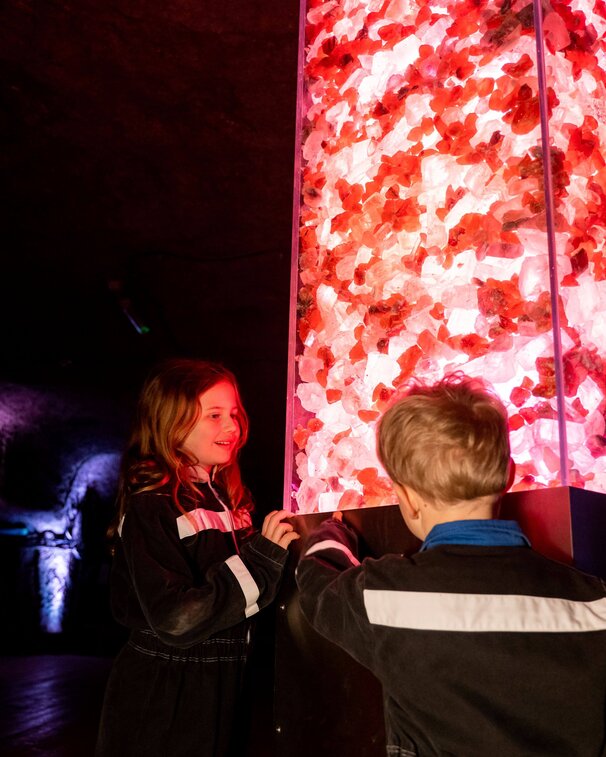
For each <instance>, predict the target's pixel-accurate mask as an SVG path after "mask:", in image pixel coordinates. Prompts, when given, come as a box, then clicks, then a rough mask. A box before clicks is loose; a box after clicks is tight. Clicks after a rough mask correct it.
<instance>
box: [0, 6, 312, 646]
mask: <svg viewBox="0 0 606 757" xmlns="http://www.w3.org/2000/svg"><path fill="white" fill-rule="evenodd" d="M298 12H299V3H298V2H296V1H295V0H269V1H267V2H264V3H257V2H250V0H222V1H221V2H220V3H216V2H215V3H211V2H205V1H204V0H202V2H200V0H195V2H194V1H193V0H180V2H166V1H165V0H162V2H160V1H159V0H145V2H137V0H78V2H77V3H73V4H71V3H68V2H58V1H53V0H45V1H44V2H41V3H34V2H33V1H31V0H20V1H19V0H9V1H8V2H6V3H4V4H3V5H2V6H1V9H0V99H1V105H0V133H1V138H0V145H1V148H0V222H1V229H2V232H1V238H2V251H1V255H2V257H1V269H0V318H1V319H2V332H1V343H0V454H1V458H0V521H1V522H2V525H3V526H4V527H7V526H13V525H15V523H17V525H18V524H19V523H26V524H27V523H28V522H29V521H28V518H30V516H31V515H32V514H33V515H34V516H36V514H39V513H40V512H45V511H53V512H60V511H61V509H62V508H64V507H65V498H66V492H67V488H68V487H67V484H66V477H69V476H72V478H73V475H74V474H73V471H74V470H75V468H74V466H75V465H76V464H77V460H78V455H79V454H80V455H82V456H83V459H84V457H86V456H88V457H87V459H90V458H91V456H92V455H94V454H112V453H119V451H120V450H121V446H122V444H123V442H124V437H125V435H126V433H127V429H128V426H129V422H130V417H131V413H132V409H133V406H134V402H135V398H136V394H137V392H138V389H139V387H140V384H141V382H142V380H143V378H144V376H145V374H146V373H147V372H148V370H149V368H150V367H151V366H152V365H153V364H154V363H155V362H157V361H158V360H160V359H162V358H165V357H168V356H190V357H200V358H209V359H215V360H219V361H221V362H223V363H224V364H226V365H227V366H228V367H229V368H231V369H232V370H233V371H234V372H235V373H236V375H237V376H238V378H239V380H240V383H241V387H242V391H243V397H244V402H245V405H246V407H247V409H248V411H249V414H250V416H251V436H250V441H249V444H248V446H247V448H246V449H245V450H244V453H243V458H242V463H243V469H244V475H245V479H246V481H247V483H248V484H249V486H250V488H251V489H252V490H253V494H254V496H255V499H256V501H257V508H258V511H259V514H263V513H264V512H267V511H268V510H270V509H274V508H276V507H281V506H282V485H283V480H282V479H283V462H284V425H285V404H286V402H285V400H286V380H287V375H286V373H287V348H288V318H289V278H290V256H291V224H292V202H293V199H292V197H293V192H292V187H293V164H294V150H295V112H296V85H297V41H298ZM140 332H143V333H140ZM7 419H8V420H7ZM11 419H12V420H11ZM89 494H90V496H89V502H88V504H86V503H84V504H83V508H84V507H86V508H88V510H87V513H88V514H87V515H86V523H85V526H86V528H85V531H84V537H85V538H86V539H88V544H87V545H84V546H85V552H86V549H87V548H88V554H89V555H92V558H91V559H93V558H94V559H95V560H101V557H100V556H99V555H100V554H101V551H100V550H102V539H103V531H104V528H105V521H106V519H107V517H109V516H108V512H109V510H108V508H109V507H110V504H111V503H109V500H108V497H107V496H106V493H105V494H104V493H103V492H102V493H101V494H98V493H97V494H95V492H94V491H93V492H89ZM93 495H95V496H93ZM91 497H92V498H93V499H95V497H96V500H99V502H97V503H93V504H92V505H91V504H90V499H91ZM2 539H3V544H2V547H3V550H2V551H3V564H2V568H3V571H4V576H5V577H7V578H8V581H6V582H5V589H4V591H5V592H6V591H9V589H8V588H7V587H8V585H9V583H11V577H10V575H9V576H7V570H12V571H15V573H16V572H17V571H18V570H19V567H18V566H17V562H18V555H20V556H21V557H19V559H20V560H21V563H23V554H24V549H25V548H26V546H27V545H25V543H24V542H18V540H17V541H15V538H14V537H11V538H10V539H9V537H7V536H3V537H2ZM91 544H92V545H93V546H92V547H91ZM30 546H31V545H30ZM11 550H12V551H11ZM26 562H27V560H26ZM22 567H23V566H22ZM26 567H27V566H26ZM30 567H31V570H32V571H34V572H35V566H30ZM97 567H98V566H95V567H94V569H93V570H92V573H94V572H95V571H96V570H97ZM90 572H91V571H89V573H90ZM14 578H15V581H17V580H18V581H20V583H21V584H22V585H23V581H24V579H23V577H21V578H19V579H17V577H16V575H15V576H14ZM93 580H97V581H98V580H99V578H98V577H96V578H95V577H94V576H93V577H91V576H88V577H87V578H86V579H82V577H81V584H82V585H81V586H80V589H79V590H78V591H79V594H80V595H85V594H86V581H89V582H90V581H93ZM15 581H13V583H15ZM32 581H33V583H35V581H34V579H33V578H32ZM32 581H30V583H32ZM83 582H84V583H83ZM26 583H27V580H26ZM22 588H23V586H21V589H22ZM21 589H20V595H21V599H22V596H23V591H21ZM32 591H33V589H32ZM26 593H27V592H26ZM2 600H3V602H4V603H6V602H8V601H10V600H11V596H8V597H2ZM22 601H24V600H23V599H22ZM73 601H75V600H73ZM73 601H72V604H73ZM89 604H90V602H89ZM82 611H83V606H82V605H80V612H82ZM24 612H25V613H26V614H27V612H31V608H29V609H28V608H25V610H24ZM34 614H35V613H34ZM72 616H73V612H72ZM72 621H73V618H72ZM79 622H80V623H82V622H83V621H82V618H80V621H79ZM20 623H21V625H19V624H17V625H16V626H15V627H14V630H15V632H16V633H17V635H19V638H23V637H22V631H23V627H24V621H23V622H21V621H20ZM4 632H5V633H6V632H7V631H6V628H5V629H4Z"/></svg>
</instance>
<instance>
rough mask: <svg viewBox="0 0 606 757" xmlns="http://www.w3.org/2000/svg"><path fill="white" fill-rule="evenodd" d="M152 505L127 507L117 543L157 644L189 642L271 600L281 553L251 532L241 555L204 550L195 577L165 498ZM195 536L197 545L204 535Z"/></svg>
mask: <svg viewBox="0 0 606 757" xmlns="http://www.w3.org/2000/svg"><path fill="white" fill-rule="evenodd" d="M158 499H161V497H158ZM145 504H146V503H145V502H144V503H143V505H145ZM154 504H155V506H153V505H152V506H149V505H150V503H149V502H148V503H147V505H148V506H141V503H136V504H135V503H133V504H132V505H131V507H130V508H129V510H128V511H127V514H126V517H125V518H124V522H123V525H122V533H121V541H122V548H123V551H124V558H125V562H126V565H127V568H128V572H129V575H130V578H131V581H132V585H133V588H134V591H135V594H136V596H137V599H138V602H139V604H140V607H141V610H142V612H143V615H144V616H145V620H146V621H147V623H148V624H149V627H150V628H151V629H152V630H153V631H154V633H155V634H157V636H158V637H159V638H160V640H161V641H163V642H164V643H165V644H169V645H172V646H176V647H188V646H191V645H192V644H196V643H198V642H201V641H204V640H205V639H207V638H209V637H210V636H212V635H213V634H215V633H217V632H218V631H221V630H223V629H225V628H230V627H232V626H234V625H236V624H238V623H239V622H241V621H243V620H245V619H246V618H249V617H251V616H252V615H254V614H255V613H257V612H258V611H259V610H260V609H262V608H263V607H265V606H266V605H267V604H269V603H270V602H271V601H272V600H273V598H274V596H275V594H276V592H277V589H278V586H279V582H280V577H281V574H282V570H283V568H284V565H285V563H286V558H287V556H288V552H287V550H285V549H283V548H282V547H280V546H278V545H277V544H274V543H273V542H271V541H269V540H268V539H266V538H265V537H264V536H261V534H259V533H256V534H254V535H253V536H252V537H251V538H250V539H248V540H247V541H246V543H245V544H244V545H243V546H242V547H241V549H240V554H239V555H232V556H231V557H228V558H227V559H221V558H219V557H218V558H217V559H216V560H215V561H213V560H212V556H211V555H209V559H208V562H207V566H208V567H207V568H206V569H205V570H204V571H203V573H202V575H198V576H197V577H196V578H194V570H195V568H194V566H192V565H191V564H190V558H189V556H188V555H187V553H186V551H185V550H184V548H183V545H182V544H181V540H180V539H179V535H178V532H177V529H176V527H175V518H174V511H173V512H172V513H171V514H170V515H169V512H170V510H169V508H168V507H167V505H166V503H165V502H157V503H154ZM194 538H197V539H200V540H203V541H202V544H201V545H200V546H201V548H202V547H204V546H205V544H204V540H208V532H206V533H205V532H200V533H199V534H197V536H195V537H194ZM222 557H223V555H222Z"/></svg>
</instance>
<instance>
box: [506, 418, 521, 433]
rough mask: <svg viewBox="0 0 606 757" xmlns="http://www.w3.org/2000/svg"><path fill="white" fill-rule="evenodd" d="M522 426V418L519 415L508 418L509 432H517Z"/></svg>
mask: <svg viewBox="0 0 606 757" xmlns="http://www.w3.org/2000/svg"><path fill="white" fill-rule="evenodd" d="M523 425H524V418H522V416H521V415H512V416H511V417H510V418H509V430H510V431H517V430H518V429H519V428H522V426H523Z"/></svg>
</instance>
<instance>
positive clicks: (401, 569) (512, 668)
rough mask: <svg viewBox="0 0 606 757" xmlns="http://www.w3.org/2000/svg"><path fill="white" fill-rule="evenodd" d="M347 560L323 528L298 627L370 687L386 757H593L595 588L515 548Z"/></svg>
mask: <svg viewBox="0 0 606 757" xmlns="http://www.w3.org/2000/svg"><path fill="white" fill-rule="evenodd" d="M356 554H357V538H356V535H355V533H354V532H353V531H351V530H350V529H349V528H348V527H347V526H345V525H344V524H341V523H339V522H337V521H335V520H329V521H326V522H325V523H324V524H323V525H322V526H321V527H320V528H319V529H318V530H317V531H316V532H314V533H313V534H312V535H311V537H310V538H309V540H308V543H307V544H306V551H305V553H304V556H303V558H302V560H301V562H300V564H299V567H298V569H297V583H298V585H299V589H300V591H301V605H302V608H303V612H304V614H305V615H306V617H307V618H308V619H309V621H310V622H311V623H312V625H313V626H314V627H315V628H316V629H317V630H318V631H319V632H320V633H322V634H323V635H324V636H326V637H328V638H329V639H330V640H331V641H334V642H336V643H337V644H339V645H340V646H342V647H343V648H344V649H346V650H347V651H348V652H349V653H350V654H351V655H352V656H353V657H354V658H355V659H356V660H358V661H359V662H360V663H361V664H362V665H364V666H366V667H367V668H369V669H370V670H371V671H373V673H374V674H375V675H376V676H377V678H378V679H379V680H380V681H381V683H382V685H383V690H384V696H385V719H386V732H387V754H388V755H389V757H409V756H412V755H421V756H422V757H425V756H426V755H443V756H444V755H449V756H451V757H452V756H453V755H457V757H488V756H490V757H501V756H503V757H504V756H507V757H530V756H533V757H534V756H537V757H538V756H539V755H540V756H541V757H575V756H578V757H593V756H597V755H603V754H605V753H606V751H605V725H604V721H605V707H606V590H605V586H604V583H603V582H602V581H601V580H600V579H598V578H594V577H591V576H587V575H585V574H582V573H580V572H578V571H576V570H574V569H572V568H570V567H568V566H565V565H562V564H560V563H556V562H553V561H551V560H548V559H546V558H544V557H542V556H541V555H539V554H538V553H536V552H534V551H533V550H532V549H530V548H527V547H495V546H476V545H473V546H470V545H440V546H436V547H434V548H432V549H429V550H427V551H424V552H419V553H418V554H416V555H414V556H413V557H411V558H405V557H402V556H399V555H387V556H385V557H382V558H381V559H378V560H372V559H367V560H365V561H364V562H363V563H362V565H360V564H359V563H358V561H357V559H356ZM356 563H358V564H357V565H356ZM412 606H414V607H415V608H416V609H415V610H414V611H411V613H410V614H409V615H407V614H406V608H407V607H412ZM432 608H433V609H432ZM445 608H446V611H445ZM448 608H456V610H454V611H453V612H452V613H450V614H449V611H448ZM434 617H435V622H434V621H433V620H432V618H434ZM428 624H429V626H431V625H434V626H435V627H434V628H429V627H428ZM415 626H417V627H415Z"/></svg>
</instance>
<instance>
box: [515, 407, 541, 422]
mask: <svg viewBox="0 0 606 757" xmlns="http://www.w3.org/2000/svg"><path fill="white" fill-rule="evenodd" d="M518 417H522V418H523V419H524V421H525V422H526V423H528V425H532V424H533V423H534V422H535V421H536V420H537V418H538V417H539V416H538V414H537V411H536V410H535V409H534V408H532V407H523V408H522V409H521V410H520V413H519V416H518Z"/></svg>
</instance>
